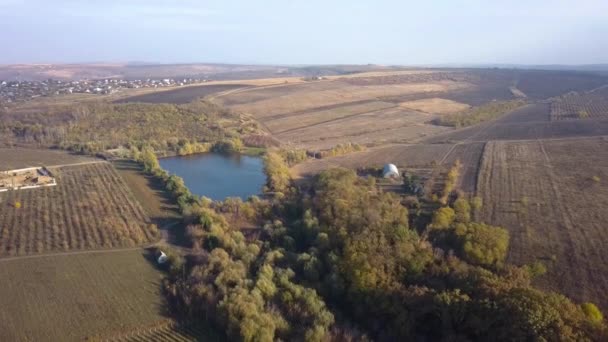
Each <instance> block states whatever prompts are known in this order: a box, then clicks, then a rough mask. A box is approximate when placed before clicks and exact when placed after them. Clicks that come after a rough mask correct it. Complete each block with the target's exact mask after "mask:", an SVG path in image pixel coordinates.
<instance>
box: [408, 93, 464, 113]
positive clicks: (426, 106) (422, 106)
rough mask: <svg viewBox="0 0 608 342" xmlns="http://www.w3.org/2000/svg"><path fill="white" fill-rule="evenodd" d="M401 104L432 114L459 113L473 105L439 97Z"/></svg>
mask: <svg viewBox="0 0 608 342" xmlns="http://www.w3.org/2000/svg"><path fill="white" fill-rule="evenodd" d="M399 105H400V106H401V107H404V108H409V109H413V110H418V111H421V112H425V113H431V114H451V113H458V112H461V111H464V110H467V109H469V108H470V107H471V106H469V105H467V104H464V103H460V102H456V101H452V100H446V99H442V98H438V97H433V98H429V99H421V100H415V101H406V102H401V103H400V104H399Z"/></svg>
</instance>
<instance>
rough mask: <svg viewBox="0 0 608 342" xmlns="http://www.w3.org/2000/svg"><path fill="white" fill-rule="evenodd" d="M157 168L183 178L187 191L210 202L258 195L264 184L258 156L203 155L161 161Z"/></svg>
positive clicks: (264, 180)
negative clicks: (207, 198)
mask: <svg viewBox="0 0 608 342" xmlns="http://www.w3.org/2000/svg"><path fill="white" fill-rule="evenodd" d="M159 163H160V166H161V167H162V168H163V169H165V170H167V171H168V172H169V173H171V174H175V175H177V176H179V177H182V178H183V179H184V182H185V183H186V186H187V187H188V189H190V191H191V192H192V193H193V194H195V195H199V196H206V197H209V198H211V199H213V200H223V199H225V198H226V197H240V198H242V199H243V200H245V199H247V198H248V197H249V196H251V195H259V194H260V193H261V192H262V187H263V186H264V183H265V182H266V175H265V174H264V170H263V167H264V165H263V161H262V158H260V157H252V156H246V155H240V154H217V153H203V154H193V155H189V156H178V157H168V158H161V159H160V160H159Z"/></svg>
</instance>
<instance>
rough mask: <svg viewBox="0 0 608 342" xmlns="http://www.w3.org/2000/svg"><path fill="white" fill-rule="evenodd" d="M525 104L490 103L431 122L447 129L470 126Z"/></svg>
mask: <svg viewBox="0 0 608 342" xmlns="http://www.w3.org/2000/svg"><path fill="white" fill-rule="evenodd" d="M525 103H526V102H525V101H524V100H513V101H501V102H490V103H487V104H484V105H482V106H479V107H474V108H472V109H470V110H468V111H465V112H461V113H456V114H451V115H445V116H442V117H440V118H437V119H435V120H433V121H432V122H433V123H434V124H435V125H439V126H448V127H466V126H472V125H475V124H478V123H480V122H483V121H487V120H491V119H493V118H495V117H498V116H499V115H502V114H504V113H506V112H509V111H512V110H514V109H516V108H519V107H521V106H523V105H524V104H525Z"/></svg>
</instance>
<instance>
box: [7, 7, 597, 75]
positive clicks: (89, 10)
mask: <svg viewBox="0 0 608 342" xmlns="http://www.w3.org/2000/svg"><path fill="white" fill-rule="evenodd" d="M0 46H1V47H2V48H1V50H0V63H2V64H6V63H30V62H91V61H158V62H167V63H173V62H224V63H259V64H273V63H282V64H328V63H378V64H442V63H516V64H590V63H608V0H571V1H562V0H525V1H522V0H504V1H494V0H462V1H458V0H444V1H438V0H437V1H432V0H430V1H422V0H417V1H403V0H401V1H399V0H395V1H389V0H375V1H372V0H369V1H357V0H322V1H321V0H291V1H290V0H268V1H263V0H258V1H255V0H253V1H252V0H249V1H246V0H241V1H235V0H217V1H203V0H199V1H196V0H183V1H182V0H100V1H88V0H0Z"/></svg>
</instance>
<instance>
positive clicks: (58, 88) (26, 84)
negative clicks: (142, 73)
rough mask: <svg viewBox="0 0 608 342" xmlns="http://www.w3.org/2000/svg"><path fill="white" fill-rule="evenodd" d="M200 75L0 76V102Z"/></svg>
mask: <svg viewBox="0 0 608 342" xmlns="http://www.w3.org/2000/svg"><path fill="white" fill-rule="evenodd" d="M208 81H209V80H207V79H202V78H183V79H174V78H165V79H146V80H123V79H100V80H81V81H60V80H54V79H48V80H45V81H2V80H0V103H2V102H4V103H12V102H23V101H27V100H31V99H34V98H37V97H41V96H53V95H61V94H77V93H81V94H99V95H107V94H113V93H115V92H118V91H120V90H122V89H137V88H162V87H176V86H182V85H186V84H195V83H203V82H208Z"/></svg>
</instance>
